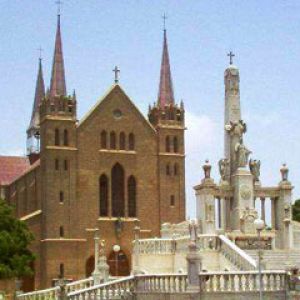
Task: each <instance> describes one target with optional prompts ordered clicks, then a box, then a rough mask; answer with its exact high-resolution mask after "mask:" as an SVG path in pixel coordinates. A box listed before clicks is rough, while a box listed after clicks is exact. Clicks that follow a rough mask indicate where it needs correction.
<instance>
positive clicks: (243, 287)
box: [199, 271, 287, 293]
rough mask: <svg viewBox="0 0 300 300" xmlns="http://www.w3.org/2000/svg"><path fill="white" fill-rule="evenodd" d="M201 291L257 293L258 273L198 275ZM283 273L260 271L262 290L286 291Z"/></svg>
mask: <svg viewBox="0 0 300 300" xmlns="http://www.w3.org/2000/svg"><path fill="white" fill-rule="evenodd" d="M199 278H200V286H201V291H203V292H207V293H220V292H239V293H242V292H257V291H259V288H260V286H259V274H258V271H244V272H243V271H242V272H210V273H200V275H199ZM286 278H287V277H286V272H285V271H262V283H263V284H262V290H263V291H268V292H278V291H285V290H286V289H287V280H286Z"/></svg>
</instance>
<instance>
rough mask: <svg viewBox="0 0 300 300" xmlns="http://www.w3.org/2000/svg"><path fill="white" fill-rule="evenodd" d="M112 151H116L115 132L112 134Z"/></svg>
mask: <svg viewBox="0 0 300 300" xmlns="http://www.w3.org/2000/svg"><path fill="white" fill-rule="evenodd" d="M110 149H116V134H115V132H114V131H112V132H111V133H110Z"/></svg>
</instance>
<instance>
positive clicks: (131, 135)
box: [128, 133, 135, 151]
mask: <svg viewBox="0 0 300 300" xmlns="http://www.w3.org/2000/svg"><path fill="white" fill-rule="evenodd" d="M134 143H135V141H134V134H133V133H130V134H129V137H128V144H129V150H131V151H133V150H134V147H135V145H134Z"/></svg>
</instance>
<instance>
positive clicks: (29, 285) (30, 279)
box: [21, 262, 34, 293]
mask: <svg viewBox="0 0 300 300" xmlns="http://www.w3.org/2000/svg"><path fill="white" fill-rule="evenodd" d="M30 268H31V270H32V271H33V275H31V276H26V277H23V278H22V286H21V289H22V291H23V292H25V293H26V292H32V291H34V262H31V263H30Z"/></svg>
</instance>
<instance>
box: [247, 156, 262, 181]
mask: <svg viewBox="0 0 300 300" xmlns="http://www.w3.org/2000/svg"><path fill="white" fill-rule="evenodd" d="M249 168H250V172H251V174H252V175H253V177H254V180H255V181H259V176H260V160H256V159H254V160H252V159H250V161H249Z"/></svg>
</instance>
